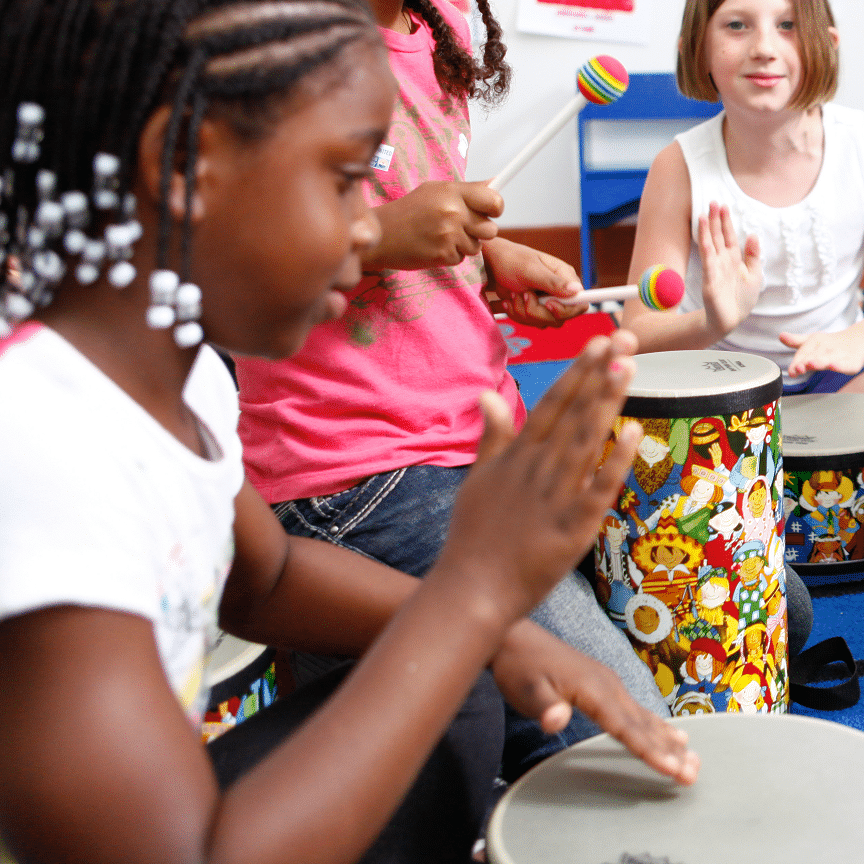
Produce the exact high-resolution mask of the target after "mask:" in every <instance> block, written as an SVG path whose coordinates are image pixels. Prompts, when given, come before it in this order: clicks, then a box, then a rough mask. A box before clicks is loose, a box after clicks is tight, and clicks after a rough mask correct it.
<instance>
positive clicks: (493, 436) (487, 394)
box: [475, 390, 516, 464]
mask: <svg viewBox="0 0 864 864" xmlns="http://www.w3.org/2000/svg"><path fill="white" fill-rule="evenodd" d="M479 402H480V410H481V411H482V412H483V420H484V427H483V436H482V437H481V439H480V444H479V446H478V448H477V458H476V460H475V461H476V463H477V464H482V463H483V462H486V461H488V460H489V459H494V458H495V457H496V456H498V455H499V454H500V453H501V452H503V450H504V449H505V448H506V447H507V446H508V445H509V444H510V442H511V441H512V440H513V439H514V438H515V437H516V430H515V428H514V427H513V415H512V413H511V411H510V406H509V405H508V404H507V402H506V400H505V399H504V397H503V396H502V395H501V394H500V393H497V392H496V391H495V390H484V391H483V392H482V393H481V394H480V400H479Z"/></svg>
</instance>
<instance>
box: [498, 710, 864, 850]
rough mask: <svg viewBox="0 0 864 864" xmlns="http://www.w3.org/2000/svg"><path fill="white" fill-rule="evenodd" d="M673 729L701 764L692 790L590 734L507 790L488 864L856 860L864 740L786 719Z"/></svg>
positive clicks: (861, 841)
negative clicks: (684, 738)
mask: <svg viewBox="0 0 864 864" xmlns="http://www.w3.org/2000/svg"><path fill="white" fill-rule="evenodd" d="M670 722H671V723H672V724H673V725H675V726H678V727H680V728H682V729H684V730H685V731H686V732H687V733H688V735H689V737H690V744H691V746H692V748H693V749H694V750H695V751H696V752H697V753H698V754H699V756H700V758H701V760H702V767H701V769H700V772H699V778H698V780H697V781H696V783H695V784H693V785H692V786H678V785H676V784H675V783H674V782H673V781H671V780H668V779H666V778H664V777H661V776H660V775H659V774H656V773H654V772H653V771H652V770H651V769H650V768H648V767H647V766H646V765H645V764H644V763H643V762H641V761H640V760H639V759H637V758H636V757H635V756H633V755H632V754H630V753H628V752H627V751H626V750H625V749H624V747H623V746H622V745H621V744H619V743H618V742H617V741H615V740H614V739H613V738H611V737H610V736H609V735H605V734H604V735H598V736H596V737H595V738H590V739H588V740H587V741H583V742H581V743H580V744H577V745H575V746H574V747H570V748H569V749H567V750H563V751H561V752H560V753H556V754H555V755H554V756H551V757H549V758H548V759H547V760H545V761H544V762H541V763H540V764H539V765H538V766H537V767H536V768H534V769H533V770H531V771H529V772H528V773H527V774H526V775H525V776H524V777H522V778H521V779H520V780H519V781H517V782H516V783H515V784H514V785H513V786H512V787H511V788H510V789H509V790H508V791H507V793H505V795H504V797H503V798H502V799H501V801H500V802H499V804H498V806H497V808H496V809H495V811H494V813H493V815H492V818H491V821H490V823H489V829H488V831H487V835H486V854H487V858H488V860H489V861H490V864H619V862H620V861H621V860H622V856H624V855H625V854H629V855H633V856H635V857H636V858H637V860H638V858H639V857H641V856H645V858H646V859H647V860H652V861H655V862H656V861H663V862H665V861H668V862H670V864H729V862H733V861H734V862H736V864H776V862H783V864H840V862H847V861H848V862H851V861H860V860H861V850H862V849H864V820H862V819H861V813H862V812H864V784H862V783H860V782H858V778H860V777H861V776H864V774H862V772H864V733H862V732H860V731H858V730H856V729H852V728H850V727H848V726H842V725H840V724H838V723H831V722H829V721H826V720H819V719H814V718H811V717H802V716H797V715H789V714H786V715H769V716H758V715H741V714H739V715H732V714H728V713H726V714H712V715H708V716H701V717H678V718H673V719H672V720H671V721H670ZM647 856H651V857H650V859H648V857H647ZM625 860H626V859H625Z"/></svg>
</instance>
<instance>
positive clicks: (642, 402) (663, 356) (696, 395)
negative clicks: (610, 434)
mask: <svg viewBox="0 0 864 864" xmlns="http://www.w3.org/2000/svg"><path fill="white" fill-rule="evenodd" d="M635 359H636V374H635V375H634V376H633V381H632V382H631V383H630V387H629V388H628V389H627V402H626V403H625V405H624V408H623V410H622V411H621V414H622V415H623V416H625V417H695V416H701V415H713V414H735V413H738V412H741V411H746V410H747V409H748V408H752V407H753V406H754V405H765V404H767V403H768V402H773V401H774V400H776V399H778V398H779V397H780V394H781V392H782V391H783V376H782V374H781V372H780V367H779V366H777V364H776V363H774V362H773V361H772V360H768V359H766V358H765V357H759V356H757V355H756V354H740V353H737V352H734V351H662V352H658V353H656V354H639V355H637V356H636V358H635Z"/></svg>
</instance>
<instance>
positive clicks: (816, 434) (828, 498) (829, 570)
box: [782, 393, 864, 585]
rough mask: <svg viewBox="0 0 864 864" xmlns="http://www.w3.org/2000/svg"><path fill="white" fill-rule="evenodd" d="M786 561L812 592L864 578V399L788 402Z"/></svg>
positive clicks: (829, 396)
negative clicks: (825, 586) (812, 586)
mask: <svg viewBox="0 0 864 864" xmlns="http://www.w3.org/2000/svg"><path fill="white" fill-rule="evenodd" d="M782 401H783V471H784V474H785V486H784V490H783V495H784V500H783V507H784V513H785V516H786V560H787V561H788V562H789V563H790V564H791V565H792V566H793V567H794V568H795V570H796V571H797V572H798V574H799V575H800V576H801V578H802V579H803V580H804V581H805V582H806V583H807V584H810V585H820V584H827V583H831V582H844V581H850V580H858V579H861V578H862V576H864V476H862V472H864V394H860V393H810V394H806V395H801V396H784V397H783V400H782Z"/></svg>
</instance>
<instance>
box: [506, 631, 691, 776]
mask: <svg viewBox="0 0 864 864" xmlns="http://www.w3.org/2000/svg"><path fill="white" fill-rule="evenodd" d="M491 668H492V672H493V674H494V676H495V681H496V683H497V684H498V687H499V689H500V690H501V693H502V694H503V695H504V698H505V699H506V700H507V701H508V702H509V703H510V705H512V706H513V707H514V708H515V709H516V710H517V711H519V712H520V713H521V714H523V715H524V716H526V717H531V718H535V719H537V720H538V721H539V722H540V725H541V727H542V728H543V731H544V732H547V733H549V734H551V733H554V732H560V731H561V730H562V729H563V728H564V727H565V726H566V725H567V723H569V722H570V715H571V713H572V708H573V706H575V707H576V708H578V709H579V710H580V711H581V712H582V713H583V714H584V715H585V716H586V717H588V718H590V719H591V720H593V721H594V722H595V723H596V724H597V725H598V726H600V728H601V729H604V730H605V731H607V732H608V733H609V734H610V735H612V736H613V737H614V738H616V739H618V740H619V741H620V742H621V743H622V744H623V745H624V746H625V747H626V748H627V749H628V750H629V751H630V752H631V753H633V754H634V755H635V756H638V757H639V758H640V759H642V760H643V761H644V762H645V763H646V764H647V765H650V766H651V767H652V768H654V769H655V770H656V771H659V772H660V773H661V774H667V775H668V776H670V777H673V778H674V779H675V780H677V781H678V782H679V783H685V784H690V783H693V781H694V780H695V779H696V775H697V773H698V771H699V757H698V756H697V755H696V754H695V753H693V752H692V751H691V750H689V749H688V747H687V734H686V733H685V732H683V731H681V730H680V729H676V728H675V727H674V726H670V725H669V724H668V723H664V722H663V720H662V719H661V718H660V717H658V716H657V715H656V714H653V713H652V712H650V711H648V710H647V709H645V708H643V707H642V706H641V705H639V704H638V703H637V702H635V701H634V700H633V697H632V696H630V694H629V693H628V692H627V690H626V689H625V688H624V685H623V684H622V683H621V681H620V679H619V678H618V676H617V675H615V673H614V672H612V670H611V669H609V668H608V667H606V666H604V665H603V664H602V663H599V662H598V661H597V660H594V659H593V658H591V657H588V656H586V655H585V654H581V653H580V652H578V651H576V650H575V649H574V648H571V647H570V646H569V645H567V644H565V643H564V642H562V641H561V640H560V639H557V638H556V637H555V636H553V635H552V634H551V633H549V632H547V631H546V630H544V629H543V628H542V627H539V626H538V625H536V624H534V623H533V622H531V621H528V620H527V619H523V620H522V621H519V622H517V623H516V624H515V625H514V626H513V627H512V628H511V629H510V632H509V633H508V634H507V638H506V639H505V640H504V643H503V645H502V646H501V649H500V650H499V651H498V653H497V654H496V655H495V658H494V659H493V661H492V667H491Z"/></svg>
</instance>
